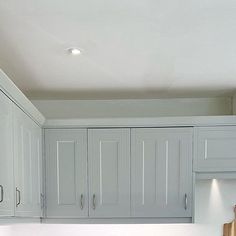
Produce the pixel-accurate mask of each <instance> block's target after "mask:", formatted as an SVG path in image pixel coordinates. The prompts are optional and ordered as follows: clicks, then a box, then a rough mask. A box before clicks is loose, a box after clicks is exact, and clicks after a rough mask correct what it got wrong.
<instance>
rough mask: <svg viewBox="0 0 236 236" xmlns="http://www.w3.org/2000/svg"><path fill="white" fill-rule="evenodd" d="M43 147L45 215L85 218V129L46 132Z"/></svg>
mask: <svg viewBox="0 0 236 236" xmlns="http://www.w3.org/2000/svg"><path fill="white" fill-rule="evenodd" d="M45 145H46V206H47V209H46V216H47V217H48V218H79V217H88V191H87V130H86V129H75V130H71V129H65V130H63V129H52V130H50V129H48V130H46V131H45Z"/></svg>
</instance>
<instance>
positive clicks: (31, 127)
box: [14, 106, 42, 217]
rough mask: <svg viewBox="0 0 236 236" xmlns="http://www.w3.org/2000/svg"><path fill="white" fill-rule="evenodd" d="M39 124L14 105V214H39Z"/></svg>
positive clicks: (40, 137) (30, 215) (21, 215)
mask: <svg viewBox="0 0 236 236" xmlns="http://www.w3.org/2000/svg"><path fill="white" fill-rule="evenodd" d="M41 140H42V136H41V128H40V127H38V126H37V125H36V124H35V123H34V122H33V121H32V120H31V119H30V118H29V117H28V116H27V115H26V114H25V113H24V112H23V111H22V110H21V109H20V108H18V107H17V106H14V175H15V198H16V199H15V206H16V208H15V215H16V216H20V217H40V216H41V207H40V205H41V204H40V193H41V181H40V176H41V158H42V157H41V155H42V153H41V149H42V146H41Z"/></svg>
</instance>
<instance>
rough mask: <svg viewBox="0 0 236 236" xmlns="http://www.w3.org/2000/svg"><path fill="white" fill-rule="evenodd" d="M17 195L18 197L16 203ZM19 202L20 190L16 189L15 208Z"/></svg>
mask: <svg viewBox="0 0 236 236" xmlns="http://www.w3.org/2000/svg"><path fill="white" fill-rule="evenodd" d="M17 193H18V194H17ZM17 195H18V201H17ZM20 200H21V199H20V190H19V189H18V188H17V187H16V206H17V207H18V206H19V205H20Z"/></svg>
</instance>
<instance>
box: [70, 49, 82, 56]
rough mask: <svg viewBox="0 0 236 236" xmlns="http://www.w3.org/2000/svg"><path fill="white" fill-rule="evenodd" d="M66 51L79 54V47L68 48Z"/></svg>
mask: <svg viewBox="0 0 236 236" xmlns="http://www.w3.org/2000/svg"><path fill="white" fill-rule="evenodd" d="M67 51H68V53H69V54H72V55H79V54H81V50H80V49H79V48H68V49H67Z"/></svg>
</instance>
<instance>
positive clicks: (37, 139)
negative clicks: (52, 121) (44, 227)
mask: <svg viewBox="0 0 236 236" xmlns="http://www.w3.org/2000/svg"><path fill="white" fill-rule="evenodd" d="M31 142H32V150H31V152H32V163H31V168H32V173H33V174H32V182H33V186H32V196H33V197H32V199H33V204H32V209H31V210H32V213H33V215H34V216H38V217H40V216H42V213H43V202H42V200H43V199H42V192H43V191H42V129H41V128H40V127H39V126H38V125H37V124H35V123H34V122H32V141H31Z"/></svg>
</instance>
